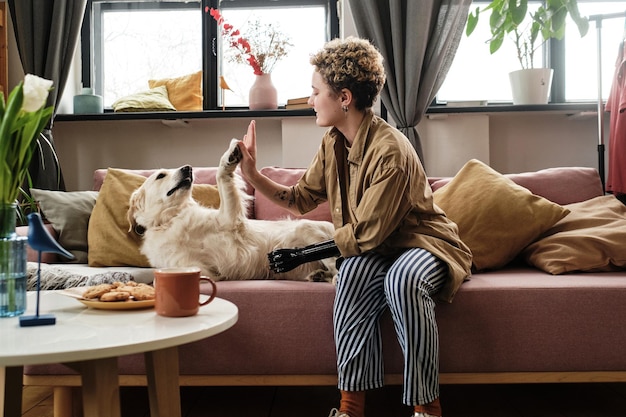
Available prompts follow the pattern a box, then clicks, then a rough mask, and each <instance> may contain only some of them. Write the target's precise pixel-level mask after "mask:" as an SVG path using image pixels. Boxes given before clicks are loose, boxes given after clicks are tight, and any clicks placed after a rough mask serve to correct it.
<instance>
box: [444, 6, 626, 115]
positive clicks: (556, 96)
mask: <svg viewBox="0 0 626 417" xmlns="http://www.w3.org/2000/svg"><path fill="white" fill-rule="evenodd" d="M532 3H533V2H530V1H529V8H530V7H532ZM534 3H536V4H537V3H538V2H534ZM484 4H485V2H480V1H476V0H475V1H474V2H473V6H471V7H472V8H475V7H479V6H480V7H483V6H484ZM578 7H579V10H580V13H581V15H583V16H592V15H595V14H606V13H623V12H624V11H625V10H626V1H605V2H598V1H590V0H579V1H578ZM485 17H487V19H485ZM625 27H626V25H625V18H624V17H622V18H619V19H607V20H604V21H603V22H602V49H601V55H602V91H603V97H604V99H606V98H607V97H608V93H609V91H610V88H611V83H612V78H613V72H614V69H615V60H616V58H617V51H618V46H619V44H620V43H621V41H622V40H623V39H624V35H625ZM489 37H490V32H489V22H488V15H484V16H481V19H479V25H478V27H477V29H476V30H475V32H474V33H473V34H472V35H471V36H469V37H468V36H465V34H463V36H462V38H461V43H460V45H459V48H458V51H457V54H456V56H455V58H454V62H453V64H452V66H451V68H450V71H449V72H448V74H447V76H446V80H445V81H444V83H443V85H442V87H441V88H440V90H439V92H438V94H437V102H439V103H444V102H454V101H478V100H480V101H484V100H487V101H488V102H489V103H510V102H511V101H512V95H511V88H510V86H509V79H508V73H509V72H510V71H514V70H517V69H520V66H519V64H518V62H517V58H516V54H515V48H514V46H513V44H512V42H510V41H508V42H507V41H506V40H505V42H504V43H503V45H502V48H501V49H500V50H499V51H497V52H496V53H495V54H494V55H490V54H489V47H488V45H486V44H485V41H486V40H487V39H489ZM544 49H545V50H544V51H542V54H541V55H542V56H543V57H544V65H549V66H550V67H551V68H553V69H554V78H553V82H552V87H553V88H552V94H551V102H553V103H564V102H591V101H595V100H597V97H598V93H597V69H596V68H597V53H598V48H597V31H596V26H595V23H594V22H590V24H589V32H588V33H587V35H586V36H585V37H583V38H581V37H580V35H579V34H578V31H577V29H576V26H575V25H574V23H573V22H571V21H569V22H568V24H567V26H566V35H565V39H564V40H563V41H556V40H551V41H550V42H548V43H546V44H545V45H544ZM549 56H552V60H549V59H548V58H547V57H549ZM559 56H561V57H564V58H562V59H557V57H559Z"/></svg>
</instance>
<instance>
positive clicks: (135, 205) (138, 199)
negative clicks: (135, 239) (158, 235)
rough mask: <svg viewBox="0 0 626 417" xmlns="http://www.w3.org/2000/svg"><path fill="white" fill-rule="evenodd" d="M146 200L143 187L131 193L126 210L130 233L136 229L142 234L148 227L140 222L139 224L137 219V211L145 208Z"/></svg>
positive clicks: (136, 231)
mask: <svg viewBox="0 0 626 417" xmlns="http://www.w3.org/2000/svg"><path fill="white" fill-rule="evenodd" d="M145 200H146V196H145V191H144V190H143V189H142V188H139V189H137V190H135V191H134V192H133V193H132V194H131V195H130V201H129V206H128V211H127V212H126V219H127V220H128V224H129V228H128V233H130V232H133V231H134V232H135V233H137V234H138V235H140V236H141V235H143V233H144V232H145V231H146V228H145V227H143V226H142V225H140V224H137V221H136V220H135V213H136V212H138V211H141V210H143V207H144V205H145Z"/></svg>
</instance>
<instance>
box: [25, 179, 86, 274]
mask: <svg viewBox="0 0 626 417" xmlns="http://www.w3.org/2000/svg"><path fill="white" fill-rule="evenodd" d="M30 191H31V195H32V196H33V198H34V199H35V200H36V201H38V202H39V207H40V208H41V212H42V216H43V217H44V218H45V219H46V220H48V221H49V222H50V224H52V227H53V228H54V230H55V231H56V232H57V233H58V235H59V238H58V240H59V243H60V244H61V246H63V247H64V248H65V249H67V250H68V251H70V252H71V253H72V254H73V255H74V256H75V258H74V259H73V260H69V259H67V258H65V257H64V256H59V258H60V260H61V262H70V263H79V264H84V263H87V230H88V226H89V217H90V216H91V211H92V210H93V207H94V205H95V204H96V199H97V197H98V192H97V191H50V190H40V189H36V188H31V190H30Z"/></svg>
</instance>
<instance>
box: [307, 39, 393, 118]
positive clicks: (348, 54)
mask: <svg viewBox="0 0 626 417" xmlns="http://www.w3.org/2000/svg"><path fill="white" fill-rule="evenodd" d="M310 62H311V65H313V66H314V67H315V70H316V71H318V72H319V73H320V75H321V76H322V78H323V79H324V81H325V82H326V83H327V84H328V85H329V86H330V88H331V90H333V91H334V92H335V93H337V94H339V93H340V92H341V90H342V89H343V88H347V89H348V90H350V91H351V92H352V95H353V97H354V99H355V106H356V108H357V110H365V109H368V108H370V107H372V106H373V105H374V101H375V100H376V98H377V97H378V94H380V91H381V90H382V88H383V85H384V84H385V78H386V76H385V69H384V67H383V57H382V55H381V54H380V52H378V50H377V49H376V48H375V47H374V46H373V45H372V44H371V43H370V42H369V41H367V40H366V39H360V38H355V37H352V36H351V37H348V38H346V39H344V40H342V39H334V40H332V41H330V42H327V43H326V44H325V45H324V48H323V49H322V50H320V51H319V52H317V53H316V54H314V55H312V56H311V60H310Z"/></svg>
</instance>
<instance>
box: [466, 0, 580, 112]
mask: <svg viewBox="0 0 626 417" xmlns="http://www.w3.org/2000/svg"><path fill="white" fill-rule="evenodd" d="M488 11H491V14H490V16H489V26H490V29H491V38H490V39H489V40H488V41H487V42H488V44H489V51H490V52H491V53H492V54H493V53H495V52H496V51H498V49H500V47H501V46H502V43H503V42H504V39H505V38H507V37H508V38H509V39H511V40H512V41H513V43H514V44H515V48H516V51H517V58H518V60H519V64H520V66H521V68H522V69H521V70H519V71H514V72H512V73H510V74H509V78H510V80H511V88H512V91H513V104H545V103H547V102H548V96H549V93H550V86H551V83H552V72H553V71H552V69H550V68H536V67H535V61H534V59H535V52H537V51H538V50H539V48H541V46H542V45H543V44H544V43H545V42H546V41H548V40H549V39H551V38H556V39H563V37H564V36H565V21H566V18H567V17H568V16H570V17H571V18H572V20H573V21H574V23H575V24H576V26H577V28H578V32H579V33H580V36H585V35H586V34H587V31H588V30H589V21H588V19H587V18H586V17H582V16H581V15H580V12H579V10H578V3H577V0H546V1H545V2H544V3H543V4H542V5H541V6H539V8H538V9H537V10H536V11H535V12H529V11H528V0H493V1H492V2H490V3H489V4H487V6H485V7H484V8H482V9H481V8H480V7H477V8H476V10H475V11H473V12H470V14H469V15H468V18H467V27H466V30H465V33H466V35H467V36H469V35H471V34H472V33H473V32H474V29H476V25H477V24H478V19H479V17H480V15H481V14H482V13H486V12H488ZM523 81H526V82H530V83H531V84H530V86H523V85H522V86H519V85H518V84H517V83H518V82H523ZM532 86H535V87H536V89H534V90H533V89H532V88H533V87H532ZM534 91H536V92H534Z"/></svg>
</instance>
